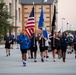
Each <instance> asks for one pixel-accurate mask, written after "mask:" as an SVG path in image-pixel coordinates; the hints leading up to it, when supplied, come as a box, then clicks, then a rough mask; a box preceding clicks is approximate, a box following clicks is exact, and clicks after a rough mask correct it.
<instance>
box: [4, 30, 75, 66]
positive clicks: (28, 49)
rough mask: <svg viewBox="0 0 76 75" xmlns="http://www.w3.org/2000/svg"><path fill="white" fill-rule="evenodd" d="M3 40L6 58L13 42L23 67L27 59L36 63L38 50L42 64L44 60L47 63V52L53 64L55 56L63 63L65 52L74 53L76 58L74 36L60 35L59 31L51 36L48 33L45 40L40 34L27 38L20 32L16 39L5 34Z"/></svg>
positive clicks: (69, 34)
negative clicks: (50, 55) (50, 53)
mask: <svg viewBox="0 0 76 75" xmlns="http://www.w3.org/2000/svg"><path fill="white" fill-rule="evenodd" d="M4 40H5V49H6V56H7V57H8V56H10V49H13V44H14V42H17V49H19V48H20V51H21V55H22V63H23V66H26V63H27V58H28V59H34V62H37V50H38V49H39V50H40V56H41V62H44V58H46V60H47V61H48V58H49V54H48V52H52V56H53V61H54V62H56V54H57V55H58V58H59V59H62V61H63V62H65V59H66V52H67V53H68V54H72V52H73V51H75V58H76V34H71V33H64V32H63V33H61V32H60V31H59V32H54V35H53V36H52V35H51V33H48V38H45V37H44V36H43V34H42V33H40V34H38V35H36V34H35V33H33V34H32V36H31V37H30V38H29V37H28V36H27V34H26V33H25V32H24V31H22V33H20V34H18V35H17V36H16V37H14V35H13V34H11V35H9V33H7V34H6V36H5V37H4ZM19 45H20V47H19ZM27 56H28V57H27Z"/></svg>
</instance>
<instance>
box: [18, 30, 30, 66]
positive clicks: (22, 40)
mask: <svg viewBox="0 0 76 75" xmlns="http://www.w3.org/2000/svg"><path fill="white" fill-rule="evenodd" d="M29 42H30V41H29V38H28V36H27V35H26V33H25V32H24V31H23V33H22V34H20V36H19V44H20V50H21V54H22V60H23V65H24V66H26V61H27V49H28V47H29V46H28V44H29Z"/></svg>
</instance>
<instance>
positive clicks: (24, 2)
mask: <svg viewBox="0 0 76 75" xmlns="http://www.w3.org/2000/svg"><path fill="white" fill-rule="evenodd" d="M2 1H4V2H5V3H6V5H7V7H8V11H9V12H10V14H11V15H12V16H13V18H12V19H11V20H10V23H11V24H12V26H13V29H12V33H13V34H15V35H17V33H20V32H21V31H22V29H24V26H25V25H26V22H27V20H28V17H29V15H30V12H31V10H32V7H33V2H34V13H35V14H34V16H35V30H36V33H40V30H39V28H38V22H39V18H40V12H41V2H42V0H2ZM53 1H54V0H47V2H43V10H44V20H45V23H44V25H45V26H46V27H47V31H49V32H51V28H52V27H51V23H52V17H53Z"/></svg>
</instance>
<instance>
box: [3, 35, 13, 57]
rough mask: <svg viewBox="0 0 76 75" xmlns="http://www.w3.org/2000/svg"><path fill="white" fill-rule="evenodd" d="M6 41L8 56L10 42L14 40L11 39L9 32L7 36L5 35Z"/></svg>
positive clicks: (7, 53) (8, 53)
mask: <svg viewBox="0 0 76 75" xmlns="http://www.w3.org/2000/svg"><path fill="white" fill-rule="evenodd" d="M4 41H5V49H6V56H10V43H11V42H12V40H11V39H10V36H9V33H7V34H6V36H5V37H4Z"/></svg>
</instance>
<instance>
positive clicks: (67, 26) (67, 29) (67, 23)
mask: <svg viewBox="0 0 76 75" xmlns="http://www.w3.org/2000/svg"><path fill="white" fill-rule="evenodd" d="M68 24H69V23H68V22H67V30H68Z"/></svg>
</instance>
